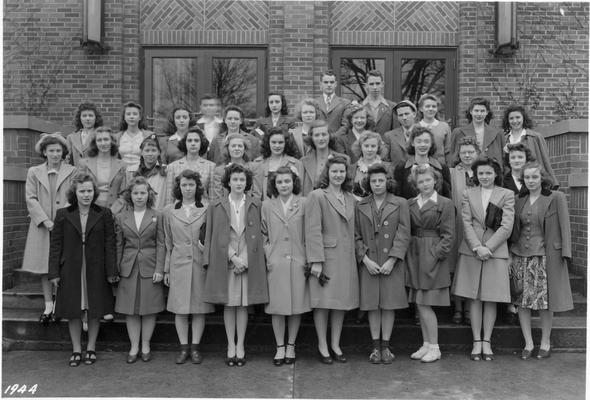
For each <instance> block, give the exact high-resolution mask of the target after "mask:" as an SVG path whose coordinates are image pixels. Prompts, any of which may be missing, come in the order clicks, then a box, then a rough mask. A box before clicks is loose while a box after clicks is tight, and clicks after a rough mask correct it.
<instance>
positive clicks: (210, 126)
mask: <svg viewBox="0 0 590 400" xmlns="http://www.w3.org/2000/svg"><path fill="white" fill-rule="evenodd" d="M220 108H221V101H220V100H219V98H217V97H215V96H213V95H210V94H207V95H205V96H203V97H202V98H201V109H200V112H201V115H202V116H201V118H199V120H198V121H197V126H198V127H199V128H200V129H201V130H202V131H203V133H205V137H206V138H207V140H209V143H211V141H212V140H213V138H215V136H217V134H218V133H219V130H220V129H221V123H222V122H223V120H222V119H221V118H219V117H218V114H219V111H220Z"/></svg>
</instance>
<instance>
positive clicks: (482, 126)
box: [447, 97, 506, 169]
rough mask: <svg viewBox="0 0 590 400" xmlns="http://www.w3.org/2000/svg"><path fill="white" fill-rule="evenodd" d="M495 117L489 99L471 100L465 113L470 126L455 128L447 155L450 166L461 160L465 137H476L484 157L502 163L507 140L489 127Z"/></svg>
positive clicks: (478, 98) (477, 98) (500, 133)
mask: <svg viewBox="0 0 590 400" xmlns="http://www.w3.org/2000/svg"><path fill="white" fill-rule="evenodd" d="M493 116H494V113H493V112H492V110H491V109H490V102H489V100H488V99H485V98H483V97H475V98H473V99H471V102H470V103H469V107H468V108H467V111H465V118H467V121H469V124H468V125H465V126H460V127H458V128H455V129H453V132H452V133H451V143H450V151H449V153H448V154H447V163H448V164H449V165H452V164H450V163H452V162H453V161H455V160H457V159H458V158H459V156H458V153H459V139H461V138H462V137H465V136H473V137H475V141H476V143H477V145H478V146H479V148H480V149H481V154H482V155H484V156H487V157H490V158H495V159H496V160H498V161H499V162H502V161H501V160H502V157H503V154H504V146H505V145H506V138H505V137H504V135H503V134H502V132H500V131H498V130H496V129H494V128H492V127H490V126H489V125H488V124H489V123H490V121H491V119H492V118H493ZM500 167H501V168H502V169H503V165H500Z"/></svg>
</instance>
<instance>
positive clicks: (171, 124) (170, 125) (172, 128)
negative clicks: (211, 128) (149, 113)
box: [164, 107, 197, 136]
mask: <svg viewBox="0 0 590 400" xmlns="http://www.w3.org/2000/svg"><path fill="white" fill-rule="evenodd" d="M177 111H186V112H188V127H189V128H192V127H193V126H195V125H197V120H196V119H195V117H194V113H193V112H192V111H191V110H189V109H188V107H176V108H175V109H174V110H172V114H170V116H169V117H168V121H167V124H166V128H165V129H164V133H166V135H168V136H170V135H173V134H174V133H175V132H176V124H175V121H174V118H175V116H176V112H177Z"/></svg>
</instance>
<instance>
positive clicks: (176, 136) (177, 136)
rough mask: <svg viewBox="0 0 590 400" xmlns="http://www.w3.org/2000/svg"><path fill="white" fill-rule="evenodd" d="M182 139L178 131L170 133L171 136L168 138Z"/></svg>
mask: <svg viewBox="0 0 590 400" xmlns="http://www.w3.org/2000/svg"><path fill="white" fill-rule="evenodd" d="M180 139H182V138H181V137H180V136H179V135H178V133H176V132H175V133H174V134H173V135H170V137H169V138H168V140H180Z"/></svg>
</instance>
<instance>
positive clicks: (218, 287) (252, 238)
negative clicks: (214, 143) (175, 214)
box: [204, 164, 268, 367]
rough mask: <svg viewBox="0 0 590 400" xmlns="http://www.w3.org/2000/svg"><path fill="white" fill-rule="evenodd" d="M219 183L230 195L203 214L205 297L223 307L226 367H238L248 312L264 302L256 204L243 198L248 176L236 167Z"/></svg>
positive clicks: (249, 181)
mask: <svg viewBox="0 0 590 400" xmlns="http://www.w3.org/2000/svg"><path fill="white" fill-rule="evenodd" d="M222 183H223V186H224V187H225V188H226V189H227V190H228V191H229V195H228V196H227V197H223V198H221V199H218V200H216V201H215V202H213V203H212V204H211V205H210V206H209V209H208V211H207V232H206V237H205V256H204V257H205V263H206V264H208V265H209V268H208V270H207V279H206V282H205V292H204V297H205V301H207V302H209V303H213V304H223V305H224V309H223V321H224V324H225V333H226V334H227V343H228V344H227V358H226V360H225V361H226V364H227V365H228V366H239V367H241V366H244V365H245V364H246V358H245V349H244V338H245V336H246V328H247V325H248V306H249V305H254V304H263V303H267V302H268V286H267V281H266V268H265V266H264V265H265V264H264V252H263V245H262V235H261V233H260V232H261V228H260V201H259V200H258V199H255V198H253V197H252V196H248V195H247V194H246V192H247V191H248V190H250V187H251V186H252V172H250V170H248V169H247V168H245V167H244V166H242V165H240V164H231V165H228V166H227V167H226V169H225V174H224V176H223V179H222ZM228 265H229V267H228ZM236 339H237V341H236Z"/></svg>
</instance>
